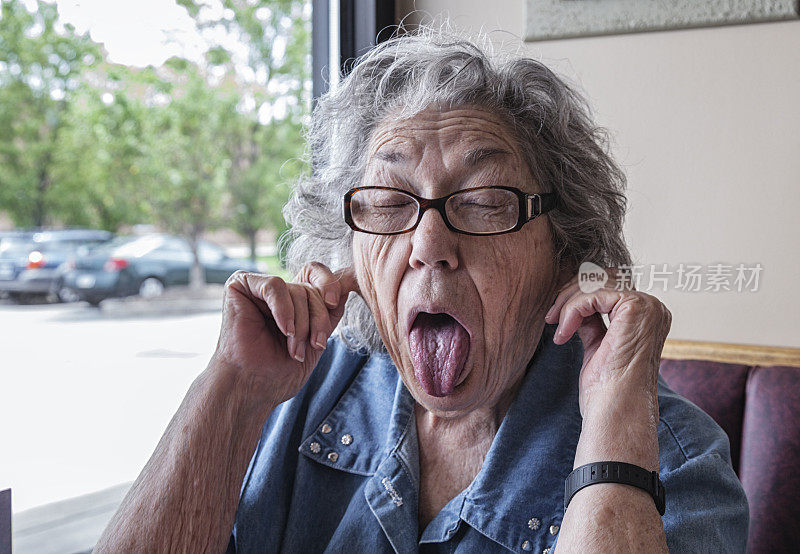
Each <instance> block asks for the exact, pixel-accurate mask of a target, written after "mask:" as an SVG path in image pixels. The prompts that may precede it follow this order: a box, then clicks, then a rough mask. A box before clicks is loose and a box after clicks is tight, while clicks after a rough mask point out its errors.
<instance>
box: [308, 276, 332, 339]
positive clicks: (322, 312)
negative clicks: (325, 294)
mask: <svg viewBox="0 0 800 554" xmlns="http://www.w3.org/2000/svg"><path fill="white" fill-rule="evenodd" d="M307 292H308V319H309V330H308V336H309V343H310V345H311V346H312V347H313V348H316V349H318V350H323V349H324V348H325V345H326V344H327V342H328V337H329V336H330V334H331V331H332V327H331V318H330V315H329V313H328V308H327V307H326V306H325V302H323V300H322V297H321V296H320V294H319V289H316V288H314V287H311V286H310V285H309V286H308V291H307Z"/></svg>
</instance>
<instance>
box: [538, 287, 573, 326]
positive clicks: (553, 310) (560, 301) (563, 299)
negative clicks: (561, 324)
mask: <svg viewBox="0 0 800 554" xmlns="http://www.w3.org/2000/svg"><path fill="white" fill-rule="evenodd" d="M579 293H580V287H579V286H578V280H577V278H575V279H573V280H572V281H571V282H570V283H569V284H568V285H567V286H565V287H563V288H562V289H561V291H559V293H558V296H556V300H555V302H553V305H552V306H551V307H550V309H549V310H548V311H547V314H546V315H545V316H544V320H545V322H546V323H556V322H557V321H558V316H559V314H560V313H561V309H562V308H563V307H564V304H566V303H567V302H568V301H569V299H570V298H572V297H573V296H575V295H576V294H579Z"/></svg>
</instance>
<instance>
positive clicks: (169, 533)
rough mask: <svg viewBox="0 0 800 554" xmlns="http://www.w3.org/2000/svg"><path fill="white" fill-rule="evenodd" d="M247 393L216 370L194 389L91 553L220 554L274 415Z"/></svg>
mask: <svg viewBox="0 0 800 554" xmlns="http://www.w3.org/2000/svg"><path fill="white" fill-rule="evenodd" d="M246 389H247V384H246V383H242V382H240V381H239V380H237V379H236V378H235V376H234V374H233V372H228V371H225V370H224V369H223V368H221V367H219V366H218V365H215V364H214V363H213V362H212V364H210V365H209V367H208V369H206V370H205V371H204V372H203V373H202V374H201V375H200V376H199V377H198V378H197V379H196V380H195V381H194V383H192V385H191V387H190V388H189V391H188V393H187V394H186V397H185V398H184V400H183V402H182V404H181V406H180V408H179V409H178V411H177V413H176V414H175V416H174V417H173V418H172V421H171V422H170V424H169V426H168V427H167V430H166V432H165V433H164V436H163V437H162V438H161V441H160V442H159V444H158V446H157V447H156V450H155V452H154V453H153V455H152V456H151V458H150V460H149V461H148V462H147V464H146V466H145V467H144V469H143V470H142V472H141V474H140V475H139V477H138V479H137V480H136V482H135V483H134V484H133V487H132V488H131V490H130V491H129V492H128V494H127V496H126V497H125V499H124V500H123V502H122V504H121V506H120V508H119V510H118V511H117V513H116V514H115V515H114V517H113V518H112V520H111V521H110V523H109V524H108V526H107V527H106V529H105V531H104V533H103V536H102V537H101V538H100V541H99V542H98V544H97V546H96V549H95V551H96V552H114V553H116V552H214V553H219V552H224V550H225V548H226V546H227V543H228V540H229V538H230V533H231V529H232V528H233V521H234V517H235V514H236V507H237V504H238V500H239V491H240V489H241V484H242V480H243V479H244V474H245V472H246V471H247V466H248V464H249V461H250V458H251V456H252V453H253V451H254V450H255V447H256V445H257V443H258V438H259V435H260V431H261V427H262V426H263V424H264V422H265V421H266V418H267V417H268V416H269V413H270V412H271V409H272V405H271V404H269V403H267V404H266V405H259V403H257V402H252V401H249V397H248V395H247V392H248V391H247V390H246ZM246 399H248V400H246Z"/></svg>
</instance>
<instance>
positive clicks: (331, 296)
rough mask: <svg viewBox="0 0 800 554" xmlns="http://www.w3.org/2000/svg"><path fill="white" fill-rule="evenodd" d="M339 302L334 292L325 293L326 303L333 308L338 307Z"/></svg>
mask: <svg viewBox="0 0 800 554" xmlns="http://www.w3.org/2000/svg"><path fill="white" fill-rule="evenodd" d="M337 300H338V299H337V298H336V293H335V292H333V291H332V290H329V291H328V292H326V293H325V302H327V303H328V305H329V306H330V307H331V308H335V307H336V304H338V303H339V302H337Z"/></svg>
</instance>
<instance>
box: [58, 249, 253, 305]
mask: <svg viewBox="0 0 800 554" xmlns="http://www.w3.org/2000/svg"><path fill="white" fill-rule="evenodd" d="M198 250H199V251H198V255H199V258H200V264H201V265H202V267H203V270H204V273H205V279H206V282H207V283H225V281H227V280H228V277H230V276H231V274H232V273H233V272H234V271H237V270H239V269H243V270H246V271H257V268H256V265H255V263H254V262H252V261H250V260H243V259H238V258H230V257H228V256H227V255H226V254H225V251H224V250H223V249H222V248H220V247H219V246H217V245H215V244H212V243H210V242H207V241H204V240H201V241H200V242H199V245H198ZM193 260H194V258H193V256H192V251H191V248H190V247H189V244H188V243H187V242H186V241H185V240H184V239H182V238H180V237H176V236H172V235H166V234H151V235H144V236H139V237H135V236H120V237H117V238H115V239H114V240H112V241H111V242H109V243H107V244H105V245H103V246H101V247H99V248H95V249H94V250H92V251H91V252H89V253H88V254H87V255H85V256H80V257H78V258H76V259H75V261H74V262H73V265H72V267H71V269H70V270H69V271H67V272H66V273H65V274H64V286H65V287H66V288H68V289H70V290H72V291H74V292H75V294H76V295H77V296H78V297H79V298H80V299H82V300H86V301H87V302H89V303H90V304H92V305H93V306H97V305H98V304H100V302H101V301H102V300H104V299H106V298H112V297H122V296H131V295H135V294H138V295H140V296H143V297H152V296H158V295H160V294H161V293H163V292H164V289H166V288H168V287H172V286H175V285H188V284H189V271H190V269H191V267H192V263H193Z"/></svg>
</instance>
